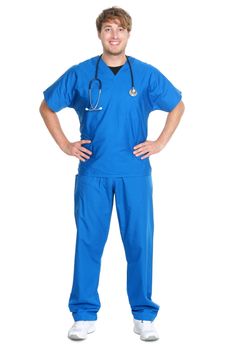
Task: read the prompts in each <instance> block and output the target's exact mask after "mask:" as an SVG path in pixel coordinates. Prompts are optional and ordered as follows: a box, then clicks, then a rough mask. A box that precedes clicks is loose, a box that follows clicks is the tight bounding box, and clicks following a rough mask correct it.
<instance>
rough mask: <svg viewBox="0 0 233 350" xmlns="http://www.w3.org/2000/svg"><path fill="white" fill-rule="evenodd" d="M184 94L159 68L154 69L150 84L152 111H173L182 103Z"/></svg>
mask: <svg viewBox="0 0 233 350" xmlns="http://www.w3.org/2000/svg"><path fill="white" fill-rule="evenodd" d="M181 98H182V93H181V91H179V90H178V89H177V88H176V87H175V86H174V85H173V84H172V83H171V82H170V81H169V80H168V79H167V78H166V77H165V76H164V75H163V74H162V73H161V72H160V71H159V70H158V69H157V68H155V67H153V70H152V73H151V76H150V83H149V101H150V106H151V111H153V110H157V109H159V110H162V111H165V112H170V111H172V109H173V108H175V107H176V105H177V104H178V103H179V102H180V101H181Z"/></svg>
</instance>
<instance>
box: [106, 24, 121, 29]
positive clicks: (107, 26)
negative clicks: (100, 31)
mask: <svg viewBox="0 0 233 350" xmlns="http://www.w3.org/2000/svg"><path fill="white" fill-rule="evenodd" d="M117 26H118V28H123V26H122V25H117ZM103 28H112V25H111V24H105V25H103Z"/></svg>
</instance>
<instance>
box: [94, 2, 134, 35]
mask: <svg viewBox="0 0 233 350" xmlns="http://www.w3.org/2000/svg"><path fill="white" fill-rule="evenodd" d="M116 19H118V20H119V21H120V23H121V25H122V27H123V28H125V29H127V30H128V32H130V31H131V29H132V18H131V17H130V15H129V14H128V13H127V12H126V11H125V10H123V9H122V8H120V7H118V6H113V7H110V8H108V9H105V10H103V11H102V12H101V14H100V15H99V16H98V17H97V19H96V28H97V31H98V32H99V33H100V32H101V28H102V25H103V23H106V22H108V21H112V20H116Z"/></svg>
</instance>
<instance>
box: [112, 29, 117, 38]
mask: <svg viewBox="0 0 233 350" xmlns="http://www.w3.org/2000/svg"><path fill="white" fill-rule="evenodd" d="M112 37H113V39H117V38H118V30H117V29H115V30H113V31H112Z"/></svg>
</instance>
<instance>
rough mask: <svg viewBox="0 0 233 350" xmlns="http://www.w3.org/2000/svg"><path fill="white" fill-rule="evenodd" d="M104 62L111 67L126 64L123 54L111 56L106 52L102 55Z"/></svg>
mask: <svg viewBox="0 0 233 350" xmlns="http://www.w3.org/2000/svg"><path fill="white" fill-rule="evenodd" d="M102 59H103V60H104V62H105V63H106V64H107V65H108V66H111V67H118V66H123V65H124V64H125V62H126V56H125V52H123V53H121V54H119V55H111V54H109V53H107V52H104V53H103V55H102Z"/></svg>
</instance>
